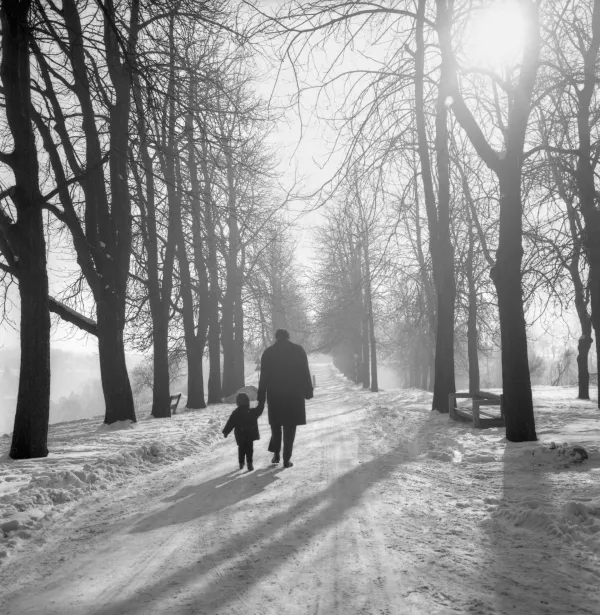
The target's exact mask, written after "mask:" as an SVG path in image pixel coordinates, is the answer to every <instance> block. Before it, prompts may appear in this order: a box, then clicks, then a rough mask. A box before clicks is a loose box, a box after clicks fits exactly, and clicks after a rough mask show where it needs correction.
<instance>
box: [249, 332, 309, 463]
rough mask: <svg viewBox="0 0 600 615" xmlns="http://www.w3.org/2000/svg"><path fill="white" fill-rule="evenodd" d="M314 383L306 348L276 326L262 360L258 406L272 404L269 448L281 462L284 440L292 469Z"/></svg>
mask: <svg viewBox="0 0 600 615" xmlns="http://www.w3.org/2000/svg"><path fill="white" fill-rule="evenodd" d="M312 397H313V384H312V378H311V377H310V370H309V368H308V358H307V356H306V352H305V351H304V348H302V346H300V345H299V344H294V343H293V342H290V334H289V333H288V332H287V331H286V330H285V329H277V331H276V332H275V343H274V344H273V345H272V346H269V347H268V348H267V349H266V350H265V351H264V352H263V355H262V357H261V360H260V381H259V384H258V395H257V400H258V408H260V409H262V408H264V406H265V400H266V401H267V404H268V407H269V424H270V425H271V441H270V442H269V451H270V452H271V453H274V455H273V459H272V460H271V462H272V463H279V455H280V453H281V441H282V439H283V465H284V467H286V468H291V467H292V466H293V465H294V464H293V463H292V462H291V461H290V459H291V457H292V449H293V447H294V438H295V437H296V427H297V426H298V425H306V408H305V403H304V400H306V399H312Z"/></svg>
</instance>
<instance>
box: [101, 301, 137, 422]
mask: <svg viewBox="0 0 600 615" xmlns="http://www.w3.org/2000/svg"><path fill="white" fill-rule="evenodd" d="M110 299H111V297H110V296H109V298H108V299H104V300H101V301H98V304H97V313H98V355H99V359H100V379H101V381H102V390H103V392H104V400H105V402H106V413H105V417H104V422H105V423H108V424H109V425H110V424H111V423H115V422H116V421H125V420H131V421H134V422H135V421H136V417H135V410H134V407H133V395H132V393H131V385H130V383H129V376H128V374H127V364H126V363H125V347H124V345H123V325H124V319H123V318H122V317H121V316H120V314H119V306H118V305H116V304H117V300H116V299H113V300H112V301H111V300H110Z"/></svg>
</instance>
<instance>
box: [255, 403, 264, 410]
mask: <svg viewBox="0 0 600 615" xmlns="http://www.w3.org/2000/svg"><path fill="white" fill-rule="evenodd" d="M256 409H257V410H258V411H259V412H262V411H263V410H264V409H265V402H264V401H259V402H258V404H257V405H256Z"/></svg>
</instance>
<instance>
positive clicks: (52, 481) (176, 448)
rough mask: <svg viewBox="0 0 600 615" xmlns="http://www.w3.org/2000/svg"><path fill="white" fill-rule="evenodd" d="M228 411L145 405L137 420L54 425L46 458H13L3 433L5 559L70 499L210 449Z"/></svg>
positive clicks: (0, 488) (0, 534)
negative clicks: (159, 411) (163, 414)
mask: <svg viewBox="0 0 600 615" xmlns="http://www.w3.org/2000/svg"><path fill="white" fill-rule="evenodd" d="M182 405H185V404H183V403H182ZM230 412H231V407H230V406H226V405H219V406H212V407H210V408H209V409H206V410H200V411H188V412H181V413H180V414H177V415H174V416H173V417H172V418H171V419H154V418H151V417H150V416H149V414H148V411H147V409H146V411H145V412H144V411H142V412H140V413H139V414H140V415H141V416H140V417H139V421H138V423H133V422H132V421H119V422H117V423H114V424H112V425H104V424H101V423H100V421H101V420H102V419H101V417H97V418H95V419H86V420H80V421H72V422H68V423H58V424H56V425H50V429H49V437H48V448H49V450H50V454H49V455H48V457H47V458H45V459H32V460H22V461H15V460H12V459H10V458H9V457H8V449H9V446H10V438H2V439H1V441H0V454H2V458H1V459H0V558H5V557H6V556H7V555H8V554H9V551H10V550H11V549H12V548H19V546H20V542H21V541H26V540H29V539H30V538H32V537H34V536H35V530H36V529H38V528H39V527H40V526H41V525H42V524H43V523H44V522H45V520H46V519H48V518H51V517H52V516H53V514H54V513H56V512H58V511H60V510H62V509H64V508H65V507H66V506H67V505H68V503H74V502H76V501H78V500H81V499H83V498H85V497H87V496H89V495H92V494H94V493H97V492H101V491H110V490H112V489H115V488H118V487H120V486H123V485H126V484H128V483H130V482H131V481H133V480H135V478H136V477H139V476H143V475H146V474H148V473H150V472H153V471H155V470H157V469H159V468H161V467H164V466H166V465H168V464H173V463H176V462H178V461H181V460H183V459H186V458H188V457H190V456H192V455H194V454H196V453H199V452H201V451H203V450H205V449H206V448H207V447H209V446H211V445H212V444H213V443H214V442H215V441H216V440H217V439H220V438H222V434H221V430H222V429H223V425H224V423H225V421H226V419H227V416H229V413H230ZM99 423H100V424H99Z"/></svg>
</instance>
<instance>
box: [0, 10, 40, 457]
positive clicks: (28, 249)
mask: <svg viewBox="0 0 600 615" xmlns="http://www.w3.org/2000/svg"><path fill="white" fill-rule="evenodd" d="M29 11H30V2H28V1H20V2H16V1H13V2H10V1H8V0H3V1H2V3H1V4H0V21H1V24H2V40H1V44H2V61H1V64H0V77H1V80H2V89H3V96H4V108H5V111H6V123H7V124H8V128H9V129H10V132H11V135H12V137H13V142H14V144H13V151H12V152H11V153H10V154H5V153H4V152H3V153H2V162H3V163H4V164H5V165H7V166H9V167H10V168H11V169H12V172H13V174H14V177H15V184H14V186H13V187H12V188H11V190H10V191H9V195H10V198H11V199H12V201H13V203H14V205H15V207H16V210H17V221H16V222H13V221H12V219H11V217H10V216H8V215H7V214H6V213H5V212H4V210H3V209H2V208H1V207H0V249H1V250H2V253H3V254H4V256H5V258H6V261H7V263H8V266H9V267H10V269H11V273H12V274H13V275H14V276H15V277H16V278H17V280H18V282H19V293H20V296H21V318H20V325H21V326H20V337H21V365H20V374H19V388H18V393H17V407H16V414H15V423H14V430H13V435H12V441H11V447H10V451H9V455H10V457H11V458H12V459H30V458H33V457H46V456H47V455H48V448H47V441H48V419H49V415H50V311H49V298H48V273H47V268H46V241H45V237H44V223H43V217H42V208H41V195H40V190H39V166H38V152H37V148H36V137H35V132H34V129H33V121H32V105H31V83H30V49H29V37H30V35H31V34H30V23H29ZM6 143H7V140H5V144H6ZM2 176H3V179H7V181H11V180H10V179H8V174H5V172H4V169H3V174H2ZM5 196H8V195H6V194H5Z"/></svg>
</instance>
